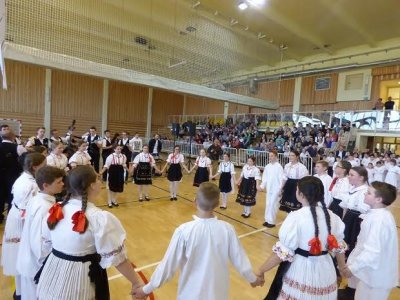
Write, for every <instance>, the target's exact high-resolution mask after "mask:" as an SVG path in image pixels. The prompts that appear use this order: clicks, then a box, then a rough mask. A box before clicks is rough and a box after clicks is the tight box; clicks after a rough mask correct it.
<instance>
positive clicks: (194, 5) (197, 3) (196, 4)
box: [192, 1, 200, 8]
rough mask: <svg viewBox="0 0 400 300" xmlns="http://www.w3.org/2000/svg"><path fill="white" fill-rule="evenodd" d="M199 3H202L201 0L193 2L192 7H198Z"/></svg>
mask: <svg viewBox="0 0 400 300" xmlns="http://www.w3.org/2000/svg"><path fill="white" fill-rule="evenodd" d="M199 5H200V1H197V2H196V3H193V5H192V7H193V8H196V7H197V6H199Z"/></svg>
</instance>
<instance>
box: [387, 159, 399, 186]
mask: <svg viewBox="0 0 400 300" xmlns="http://www.w3.org/2000/svg"><path fill="white" fill-rule="evenodd" d="M386 170H387V173H386V177H385V182H386V183H388V184H391V185H393V186H394V187H395V188H396V189H397V187H398V186H397V180H398V177H399V175H400V168H399V167H398V166H397V161H396V160H395V159H394V158H392V159H390V161H389V164H388V165H387V166H386Z"/></svg>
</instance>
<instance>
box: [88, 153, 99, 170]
mask: <svg viewBox="0 0 400 300" xmlns="http://www.w3.org/2000/svg"><path fill="white" fill-rule="evenodd" d="M89 155H90V157H91V158H92V160H91V161H90V163H91V164H92V166H93V167H94V169H95V171H96V172H97V173H99V165H100V153H98V152H89Z"/></svg>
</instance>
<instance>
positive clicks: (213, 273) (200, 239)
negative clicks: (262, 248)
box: [134, 182, 263, 300]
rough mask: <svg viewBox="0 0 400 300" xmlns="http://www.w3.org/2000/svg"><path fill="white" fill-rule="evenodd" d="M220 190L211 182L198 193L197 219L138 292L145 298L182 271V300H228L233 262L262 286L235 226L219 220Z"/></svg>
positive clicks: (181, 231)
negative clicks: (216, 215)
mask: <svg viewBox="0 0 400 300" xmlns="http://www.w3.org/2000/svg"><path fill="white" fill-rule="evenodd" d="M219 192H220V191H219V189H218V187H217V186H216V185H215V184H212V183H210V182H205V183H202V184H201V185H200V187H199V189H198V190H197V194H196V200H195V203H196V206H197V213H196V216H194V220H193V221H191V222H188V223H185V224H182V225H181V226H179V227H178V228H177V229H176V230H175V232H174V235H173V236H172V239H171V242H170V244H169V246H168V249H167V251H166V253H165V256H164V258H163V260H162V261H161V263H160V264H159V265H158V267H157V268H156V270H155V271H154V273H153V275H152V276H151V279H150V282H149V283H148V284H146V285H145V286H144V287H143V288H139V289H137V290H136V291H135V292H134V295H135V296H136V297H137V298H144V297H146V296H147V295H148V294H150V293H151V292H152V291H154V290H155V289H157V288H159V287H160V286H161V285H163V284H164V283H166V282H168V281H169V280H170V279H172V277H173V276H174V275H175V273H176V272H177V270H178V269H180V274H181V275H180V278H179V284H178V295H177V297H176V298H177V299H178V300H187V299H190V300H205V299H207V300H227V299H228V287H229V266H228V264H229V261H230V262H231V263H232V265H233V266H234V267H235V269H236V270H237V271H238V272H239V273H240V275H241V276H242V277H244V278H245V279H246V280H247V281H248V282H249V283H251V284H252V286H253V287H254V286H257V285H262V284H263V281H262V280H261V279H257V277H256V276H255V275H254V273H253V271H252V267H251V264H250V261H249V259H248V257H247V255H246V253H245V251H244V249H243V247H242V245H241V244H240V241H239V239H238V238H237V236H236V233H235V230H234V228H233V226H232V225H230V224H228V223H227V222H224V221H220V220H217V218H216V217H215V216H214V214H213V210H214V209H215V208H216V207H217V206H218V202H219Z"/></svg>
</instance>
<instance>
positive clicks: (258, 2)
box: [247, 0, 265, 6]
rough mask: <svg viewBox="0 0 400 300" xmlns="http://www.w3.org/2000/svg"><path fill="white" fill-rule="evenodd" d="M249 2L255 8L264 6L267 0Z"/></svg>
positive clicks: (248, 0) (251, 0) (250, 0)
mask: <svg viewBox="0 0 400 300" xmlns="http://www.w3.org/2000/svg"><path fill="white" fill-rule="evenodd" d="M247 2H249V4H251V5H253V6H262V5H264V2H265V0H247Z"/></svg>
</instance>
